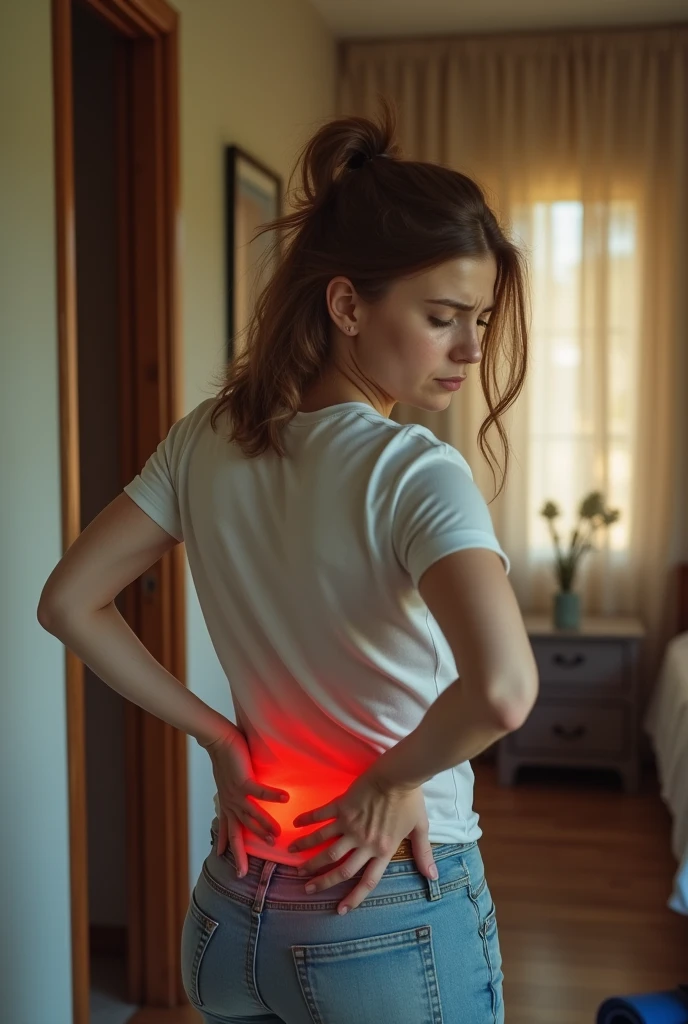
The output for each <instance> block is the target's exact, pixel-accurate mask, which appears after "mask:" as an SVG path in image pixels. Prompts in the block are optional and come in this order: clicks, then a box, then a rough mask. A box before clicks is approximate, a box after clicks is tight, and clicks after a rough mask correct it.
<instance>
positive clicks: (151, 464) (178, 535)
mask: <svg viewBox="0 0 688 1024" xmlns="http://www.w3.org/2000/svg"><path fill="white" fill-rule="evenodd" d="M181 423H183V421H180V422H179V423H175V425H174V426H173V427H172V429H171V430H170V432H169V434H168V435H167V437H165V438H164V439H163V440H162V441H161V442H160V444H159V445H158V447H157V448H156V450H155V451H154V452H153V454H152V455H151V457H150V458H149V459H148V461H147V462H146V464H145V466H144V467H143V469H142V470H141V472H140V473H139V474H138V475H137V476H135V477H134V479H133V480H132V481H131V482H130V483H128V484H126V486H125V487H124V493H125V494H127V495H129V497H130V498H131V500H132V501H134V502H135V503H136V504H137V505H138V506H139V508H140V509H142V510H143V511H144V512H145V513H146V515H147V516H150V518H151V519H152V520H153V522H154V523H157V524H158V526H160V527H162V529H163V530H165V531H166V532H167V533H169V534H170V536H172V537H174V538H175V540H178V541H180V542H181V541H183V539H184V537H183V533H182V524H181V517H180V514H179V498H178V495H177V490H176V476H177V474H176V465H177V464H178V456H179V453H178V451H177V450H176V448H177V445H176V442H177V440H178V434H179V427H180V424H181Z"/></svg>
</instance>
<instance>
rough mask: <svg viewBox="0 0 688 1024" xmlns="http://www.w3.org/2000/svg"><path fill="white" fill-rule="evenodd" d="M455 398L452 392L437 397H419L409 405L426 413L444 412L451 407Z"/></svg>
mask: <svg viewBox="0 0 688 1024" xmlns="http://www.w3.org/2000/svg"><path fill="white" fill-rule="evenodd" d="M453 397H454V392H452V391H446V392H445V393H444V394H441V393H440V394H437V395H418V396H417V397H415V398H414V399H413V401H409V403H408V404H409V405H411V406H413V408H414V409H422V410H423V411H424V412H444V410H445V409H448V408H449V406H450V405H451V400H452V398H453Z"/></svg>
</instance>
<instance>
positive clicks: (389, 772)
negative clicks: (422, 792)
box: [366, 754, 422, 796]
mask: <svg viewBox="0 0 688 1024" xmlns="http://www.w3.org/2000/svg"><path fill="white" fill-rule="evenodd" d="M366 774H367V776H368V779H369V781H370V783H371V785H372V786H374V787H375V789H377V790H378V791H379V792H380V793H384V794H385V795H387V796H390V795H392V794H395V793H396V794H399V795H404V794H406V793H411V792H412V791H413V790H414V789H418V787H419V786H421V785H422V781H416V780H410V779H408V778H403V777H400V776H399V773H398V771H396V770H395V766H394V765H393V764H392V763H391V761H390V760H389V759H386V754H383V755H382V757H380V758H379V759H378V760H377V761H376V762H375V764H373V765H371V767H370V768H369V769H368V771H367V773H366Z"/></svg>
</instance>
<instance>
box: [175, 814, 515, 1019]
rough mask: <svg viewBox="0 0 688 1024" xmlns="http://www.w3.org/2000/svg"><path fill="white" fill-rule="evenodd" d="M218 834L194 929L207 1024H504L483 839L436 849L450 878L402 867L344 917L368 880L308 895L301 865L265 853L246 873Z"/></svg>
mask: <svg viewBox="0 0 688 1024" xmlns="http://www.w3.org/2000/svg"><path fill="white" fill-rule="evenodd" d="M216 826H217V819H215V821H214V822H213V825H212V827H211V851H210V853H209V854H208V857H207V858H206V860H205V863H204V864H203V868H202V870H201V874H200V875H199V878H198V881H197V883H196V885H195V887H194V891H193V893H192V895H191V902H190V904H189V909H188V911H187V915H186V919H185V921H184V928H183V932H182V978H183V982H184V989H185V991H186V994H187V996H188V997H189V1000H190V1002H191V1003H192V1004H193V1006H195V1007H196V1009H197V1010H198V1011H199V1013H200V1014H201V1017H202V1018H203V1020H204V1021H206V1022H207V1024H314V1022H315V1024H503V1021H504V1001H503V997H502V981H503V978H504V975H503V973H502V957H501V953H500V949H499V937H498V934H497V920H496V916H495V906H494V903H493V901H492V896H491V894H490V890H489V888H488V885H487V881H486V879H485V868H484V865H483V859H482V856H481V854H480V851H479V849H478V844H477V843H467V844H438V845H436V846H434V847H433V852H434V856H435V861H436V863H437V869H438V872H439V879H438V880H437V881H431V880H430V879H426V878H424V877H423V876H422V875H421V874H420V872H419V871H418V870H417V868H416V866H415V863H414V861H413V860H411V859H407V860H393V861H392V862H391V863H390V864H389V866H388V867H387V870H386V871H385V874H384V876H383V877H382V879H381V881H380V882H379V884H378V886H377V888H376V889H375V890H374V891H373V892H372V893H371V894H370V896H368V897H367V898H366V899H365V900H364V901H363V903H362V904H361V905H360V907H358V908H357V909H356V910H350V911H349V913H348V914H346V915H345V916H344V917H340V916H339V915H338V914H337V912H336V909H335V908H336V906H337V904H338V903H339V902H340V900H341V899H342V898H343V897H344V896H345V895H346V894H347V893H348V892H350V891H351V890H352V889H353V887H354V885H355V881H354V880H350V881H348V882H346V883H342V884H340V885H337V886H335V887H333V888H332V889H327V890H325V891H324V892H320V893H314V894H313V895H312V896H308V895H307V894H306V892H305V891H304V886H305V884H306V882H307V881H308V879H305V878H303V877H299V876H297V874H296V868H295V867H291V866H287V865H285V864H276V863H275V862H274V861H269V860H262V859H260V858H257V857H249V858H248V862H249V871H248V874H247V875H245V876H244V878H237V874H236V867H235V862H234V857H233V856H232V854H231V852H230V851H229V850H227V852H225V853H224V854H223V856H221V857H218V855H217V832H216ZM360 874H362V872H360V873H359V875H360ZM355 877H359V876H355Z"/></svg>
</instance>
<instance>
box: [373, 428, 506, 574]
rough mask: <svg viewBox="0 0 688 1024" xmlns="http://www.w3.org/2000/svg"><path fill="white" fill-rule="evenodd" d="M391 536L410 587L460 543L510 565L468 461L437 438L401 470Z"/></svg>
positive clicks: (458, 547)
mask: <svg viewBox="0 0 688 1024" xmlns="http://www.w3.org/2000/svg"><path fill="white" fill-rule="evenodd" d="M392 537H393V544H394V549H395V551H396V554H397V558H398V559H399V561H400V562H401V564H402V566H404V568H405V569H406V570H407V571H408V573H409V574H410V576H411V579H412V581H413V585H414V586H415V587H417V586H418V583H419V581H420V578H421V576H422V575H423V573H424V572H425V571H426V569H429V568H430V566H431V565H433V564H434V563H435V562H437V561H439V560H440V558H444V556H445V555H449V554H452V553H453V552H455V551H463V550H465V549H466V548H487V549H488V550H489V551H494V552H495V554H497V555H499V557H500V558H501V559H502V561H503V563H504V568H505V570H506V572H507V573H508V572H509V570H510V563H509V559H508V557H507V556H506V554H505V553H504V551H503V550H502V548H501V546H500V544H499V541H498V540H497V537H496V536H495V532H494V527H493V525H492V519H491V518H490V512H489V509H488V507H487V503H486V501H485V499H484V498H483V496H482V494H481V493H480V491H479V489H478V487H477V486H476V484H475V482H474V480H473V474H472V473H471V470H470V467H469V465H468V463H467V462H466V460H465V459H464V458H463V456H462V455H460V453H459V452H458V451H457V450H456V449H455V448H453V447H452V446H451V445H448V444H443V443H442V442H436V443H432V444H431V445H430V446H428V447H426V450H425V451H423V452H422V453H421V454H419V455H418V456H417V457H416V458H415V459H414V460H413V461H412V462H411V463H410V464H409V465H408V466H407V467H406V469H405V471H404V472H403V474H402V476H401V479H400V481H399V488H398V491H397V495H396V502H395V508H394V522H393V530H392Z"/></svg>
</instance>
